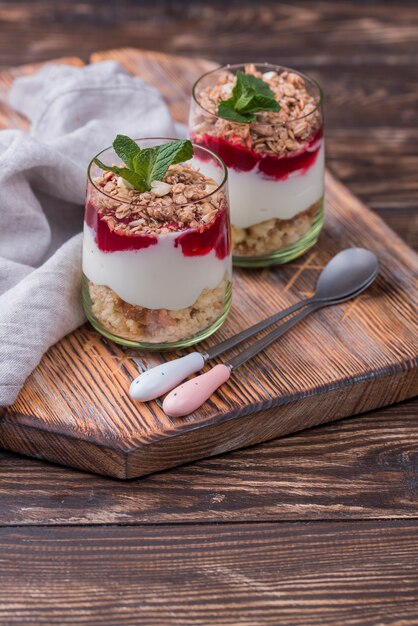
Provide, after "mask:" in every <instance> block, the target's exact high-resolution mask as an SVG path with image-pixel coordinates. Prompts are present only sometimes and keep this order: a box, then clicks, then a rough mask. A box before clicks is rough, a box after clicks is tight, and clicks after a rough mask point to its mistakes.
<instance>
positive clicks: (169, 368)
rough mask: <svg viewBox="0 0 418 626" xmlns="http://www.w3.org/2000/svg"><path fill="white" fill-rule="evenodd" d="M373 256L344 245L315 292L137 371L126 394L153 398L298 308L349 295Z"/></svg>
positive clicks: (371, 268)
mask: <svg viewBox="0 0 418 626" xmlns="http://www.w3.org/2000/svg"><path fill="white" fill-rule="evenodd" d="M378 267H379V266H378V261H377V258H376V256H375V255H374V254H373V253H372V252H370V251H369V250H365V249H364V248H348V249H347V250H343V251H342V252H339V253H338V254H337V255H336V256H334V257H333V258H332V259H331V261H329V263H328V264H327V265H326V266H325V268H324V269H323V270H322V272H321V274H320V276H319V278H318V281H317V285H316V292H315V294H314V295H313V296H312V297H311V298H308V299H306V300H302V301H300V302H297V303H296V304H294V305H292V306H290V307H289V308H287V309H285V310H284V311H279V312H278V313H275V314H274V315H271V316H270V317H268V318H267V319H264V320H262V321H261V322H258V323H257V324H254V325H253V326H250V327H249V328H247V329H246V330H243V331H242V332H240V333H238V334H237V335H234V336H233V337H230V338H229V339H226V340H225V341H222V342H220V343H218V344H216V345H214V346H213V347H212V348H210V349H209V350H208V351H207V352H191V353H190V354H187V355H186V356H184V357H181V358H179V359H173V360H172V361H168V362H167V363H162V364H161V365H157V366H156V367H153V368H151V369H149V370H147V371H146V372H144V373H143V374H140V375H139V376H138V377H137V378H135V380H134V381H133V382H132V384H131V387H130V390H129V393H130V395H131V397H132V398H134V399H135V400H140V401H142V402H146V401H148V400H154V398H158V397H159V396H161V395H163V394H164V393H167V392H168V391H170V389H173V387H175V386H176V385H178V384H179V383H181V382H182V381H183V380H185V379H186V378H187V377H188V376H190V375H191V374H194V373H195V372H198V371H199V370H201V369H202V368H203V366H204V364H205V363H206V361H208V360H209V359H213V358H214V357H216V356H219V355H220V354H222V353H223V352H225V351H226V350H230V349H231V348H233V347H235V346H237V345H238V344H239V343H241V342H242V341H245V340H246V339H249V338H250V337H252V336H253V335H254V334H256V333H258V332H260V331H261V330H264V329H265V328H268V327H269V326H271V325H272V324H275V323H276V322H278V321H279V320H281V319H283V318H285V317H287V316H288V315H290V314H292V313H294V312H295V311H297V310H299V309H300V308H302V307H305V306H308V305H312V304H317V303H324V302H327V301H331V300H333V301H336V300H340V299H342V298H345V297H347V296H349V295H351V294H352V293H353V292H354V291H356V290H358V289H359V288H360V287H362V286H363V285H365V284H367V283H368V281H369V280H370V278H371V277H372V276H373V278H374V276H375V275H376V273H377V272H378Z"/></svg>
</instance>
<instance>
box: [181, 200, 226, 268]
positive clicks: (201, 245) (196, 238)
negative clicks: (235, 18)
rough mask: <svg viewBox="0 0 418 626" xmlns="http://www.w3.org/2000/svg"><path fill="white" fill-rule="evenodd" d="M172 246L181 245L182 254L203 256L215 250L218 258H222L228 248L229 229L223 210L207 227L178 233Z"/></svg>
mask: <svg viewBox="0 0 418 626" xmlns="http://www.w3.org/2000/svg"><path fill="white" fill-rule="evenodd" d="M174 246H175V247H176V248H177V247H178V246H180V247H181V249H182V252H183V255H184V256H204V255H205V254H209V252H211V251H212V250H215V254H216V257H217V258H218V259H221V260H222V259H224V258H225V257H226V256H227V255H228V254H229V250H230V240H229V229H228V225H227V223H226V216H225V212H222V213H218V215H217V216H216V218H215V219H214V221H213V224H211V226H210V227H209V228H205V229H204V230H202V231H200V232H199V230H189V231H187V232H185V233H183V234H182V235H179V237H177V239H176V240H175V242H174Z"/></svg>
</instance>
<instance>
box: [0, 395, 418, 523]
mask: <svg viewBox="0 0 418 626" xmlns="http://www.w3.org/2000/svg"><path fill="white" fill-rule="evenodd" d="M28 486H30V488H28ZM417 501H418V428H417V420H416V416H414V415H413V414H412V412H411V403H410V402H404V403H401V404H398V405H396V406H392V407H387V408H385V409H380V410H379V411H374V412H373V413H369V414H367V415H362V416H361V417H357V418H352V419H349V420H344V421H339V422H336V423H333V424H329V425H327V426H322V427H318V428H314V429H310V430H309V431H304V432H301V433H298V434H295V435H291V436H289V437H285V438H284V439H276V440H274V441H271V442H269V443H265V444H262V445H259V446H257V447H253V448H248V449H246V450H240V451H236V452H231V453H228V454H224V455H221V456H218V457H216V458H212V459H206V460H203V461H200V462H198V463H191V464H189V465H185V466H183V467H180V468H175V469H172V470H170V471H167V472H160V473H158V474H153V475H152V476H147V477H145V478H141V479H137V480H132V481H129V482H121V483H115V481H110V480H109V479H107V478H105V477H102V478H100V477H98V476H94V475H92V474H88V473H82V472H79V471H76V470H71V469H68V468H61V467H59V466H58V465H56V466H54V465H45V463H43V462H41V461H36V460H29V459H27V460H26V461H25V462H22V459H21V458H19V457H17V456H16V455H12V454H10V453H8V452H0V526H14V525H19V526H21V525H27V526H33V525H36V526H38V525H39V526H42V525H47V524H53V525H64V526H65V525H72V526H75V527H76V528H77V527H78V526H79V525H97V524H123V525H126V524H129V525H132V524H133V525H135V524H141V525H143V524H146V525H150V526H153V525H156V524H157V525H158V524H170V523H171V524H196V523H207V522H215V523H224V524H225V523H228V522H229V523H232V522H253V523H254V522H261V521H270V522H271V521H275V522H280V521H283V520H288V521H290V520H294V521H302V520H303V521H310V520H318V521H319V520H321V519H322V520H324V519H327V520H344V519H351V520H355V519H377V518H380V519H385V518H416V517H417ZM76 528H75V529H74V530H75V531H76Z"/></svg>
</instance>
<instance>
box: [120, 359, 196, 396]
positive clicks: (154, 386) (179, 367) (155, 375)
mask: <svg viewBox="0 0 418 626" xmlns="http://www.w3.org/2000/svg"><path fill="white" fill-rule="evenodd" d="M204 364H205V359H204V358H203V356H202V355H201V354H200V353H199V352H191V353H190V354H186V356H183V357H181V358H180V359H173V361H167V363H161V365H157V366H156V367H152V368H151V369H149V370H147V371H146V372H143V373H142V374H140V375H139V376H138V377H137V378H135V380H134V381H133V382H132V383H131V386H130V389H129V394H130V396H131V398H133V399H134V400H139V401H140V402H148V401H149V400H154V399H155V398H158V397H159V396H162V395H163V394H165V393H167V391H170V389H173V387H175V386H176V385H179V384H180V383H181V382H182V380H184V379H185V378H187V377H188V376H190V374H194V373H195V372H198V371H200V370H201V369H202V367H203V366H204Z"/></svg>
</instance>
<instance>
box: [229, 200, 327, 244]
mask: <svg viewBox="0 0 418 626" xmlns="http://www.w3.org/2000/svg"><path fill="white" fill-rule="evenodd" d="M321 205H322V200H320V201H319V202H316V203H315V204H312V205H311V206H310V207H309V209H307V210H306V211H303V213H298V214H297V215H295V217H293V218H292V219H290V220H281V219H271V220H266V221H265V222H260V223H259V224H255V225H254V226H250V227H249V228H238V227H237V226H231V229H232V253H233V254H234V255H235V256H262V255H264V254H269V253H270V252H275V251H276V250H280V249H282V248H288V247H289V246H291V245H293V244H294V243H296V242H297V241H299V239H301V238H302V237H303V236H304V235H306V233H307V232H308V231H309V229H310V228H311V226H312V224H313V222H314V220H315V217H316V214H317V211H318V209H319V208H320V207H321Z"/></svg>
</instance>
